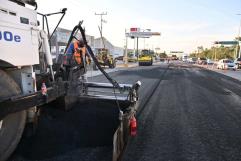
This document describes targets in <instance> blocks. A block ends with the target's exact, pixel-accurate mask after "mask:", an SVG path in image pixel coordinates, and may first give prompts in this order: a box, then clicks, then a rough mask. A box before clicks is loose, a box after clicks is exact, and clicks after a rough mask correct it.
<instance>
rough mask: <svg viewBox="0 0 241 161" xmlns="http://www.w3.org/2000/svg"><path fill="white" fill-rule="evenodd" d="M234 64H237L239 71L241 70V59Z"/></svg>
mask: <svg viewBox="0 0 241 161" xmlns="http://www.w3.org/2000/svg"><path fill="white" fill-rule="evenodd" d="M234 63H235V64H236V66H237V69H240V68H241V58H237V59H235V61H234Z"/></svg>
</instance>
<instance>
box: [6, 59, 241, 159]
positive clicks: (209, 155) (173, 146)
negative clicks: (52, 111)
mask: <svg viewBox="0 0 241 161" xmlns="http://www.w3.org/2000/svg"><path fill="white" fill-rule="evenodd" d="M111 75H112V76H113V78H114V79H116V80H118V81H119V82H120V83H134V82H135V81H136V80H140V81H141V82H142V87H141V89H140V106H139V109H138V112H137V119H138V134H137V136H136V137H135V138H132V139H131V140H130V142H129V143H128V145H127V147H126V149H125V151H124V153H123V156H122V161H162V160H163V161H167V160H168V161H191V160H193V161H199V160H200V161H201V160H203V161H209V160H210V161H226V160H241V82H240V81H238V80H235V79H233V78H230V77H227V76H224V75H222V74H219V73H216V72H213V71H208V70H205V69H202V68H199V67H194V66H192V65H187V64H183V63H171V64H157V65H153V66H142V67H134V68H130V69H128V70H120V71H116V72H113V73H111ZM91 81H98V82H107V81H106V80H105V79H104V77H103V76H96V77H93V78H91ZM74 114H76V111H75V112H72V114H71V112H70V114H69V115H70V117H71V115H73V116H74ZM56 115H57V114H56ZM72 118H73V119H72V120H71V121H74V122H76V120H74V117H72ZM53 120H54V117H51V118H47V119H45V120H42V122H40V125H41V126H40V128H42V129H39V131H41V130H42V131H43V130H45V129H46V126H48V125H49V124H50V122H51V121H53ZM78 121H79V120H77V123H76V124H78ZM53 122H54V121H53ZM60 125H62V124H56V125H53V126H52V127H53V129H52V130H51V131H52V132H54V133H55V134H56V135H55V136H54V135H53V134H51V133H47V132H42V133H39V134H38V137H33V138H32V139H30V140H28V141H27V142H26V141H24V140H22V141H21V143H20V145H19V147H18V149H17V150H16V152H15V153H14V154H13V156H12V157H11V158H10V159H9V161H80V160H81V161H90V160H92V161H94V160H96V161H110V160H111V146H104V145H102V144H100V146H99V147H88V148H86V147H85V148H83V143H81V141H80V140H81V139H80V135H81V134H80V133H81V132H80V131H77V130H78V129H76V128H74V127H72V126H71V128H68V130H69V131H67V132H66V131H64V130H63V129H62V128H63V127H61V126H60ZM65 126H68V124H67V123H66V125H65ZM60 129H61V130H60ZM41 135H42V136H41ZM55 137H57V138H55ZM51 139H53V140H55V141H54V142H52V141H51ZM53 143H54V144H53ZM26 145H31V146H30V147H29V146H28V148H27V146H26ZM90 148H92V150H91V152H90V151H89V149H90Z"/></svg>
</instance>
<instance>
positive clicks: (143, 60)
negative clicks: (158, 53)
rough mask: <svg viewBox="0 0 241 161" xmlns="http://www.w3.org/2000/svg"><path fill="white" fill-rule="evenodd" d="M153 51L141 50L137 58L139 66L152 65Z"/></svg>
mask: <svg viewBox="0 0 241 161" xmlns="http://www.w3.org/2000/svg"><path fill="white" fill-rule="evenodd" d="M153 57H154V51H153V50H146V49H144V50H141V53H140V55H139V58H138V62H139V66H141V65H152V64H153Z"/></svg>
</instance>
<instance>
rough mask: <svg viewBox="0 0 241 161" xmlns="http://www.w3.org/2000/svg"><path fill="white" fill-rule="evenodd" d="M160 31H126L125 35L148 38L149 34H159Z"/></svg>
mask: <svg viewBox="0 0 241 161" xmlns="http://www.w3.org/2000/svg"><path fill="white" fill-rule="evenodd" d="M160 35H161V33H160V32H130V33H126V36H127V37H138V38H150V37H151V36H160Z"/></svg>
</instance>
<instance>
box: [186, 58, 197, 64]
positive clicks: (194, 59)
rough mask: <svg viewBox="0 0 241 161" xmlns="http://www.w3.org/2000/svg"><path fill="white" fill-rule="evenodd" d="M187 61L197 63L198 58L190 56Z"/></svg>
mask: <svg viewBox="0 0 241 161" xmlns="http://www.w3.org/2000/svg"><path fill="white" fill-rule="evenodd" d="M187 62H188V63H191V64H195V63H196V62H197V58H188V59H187Z"/></svg>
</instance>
